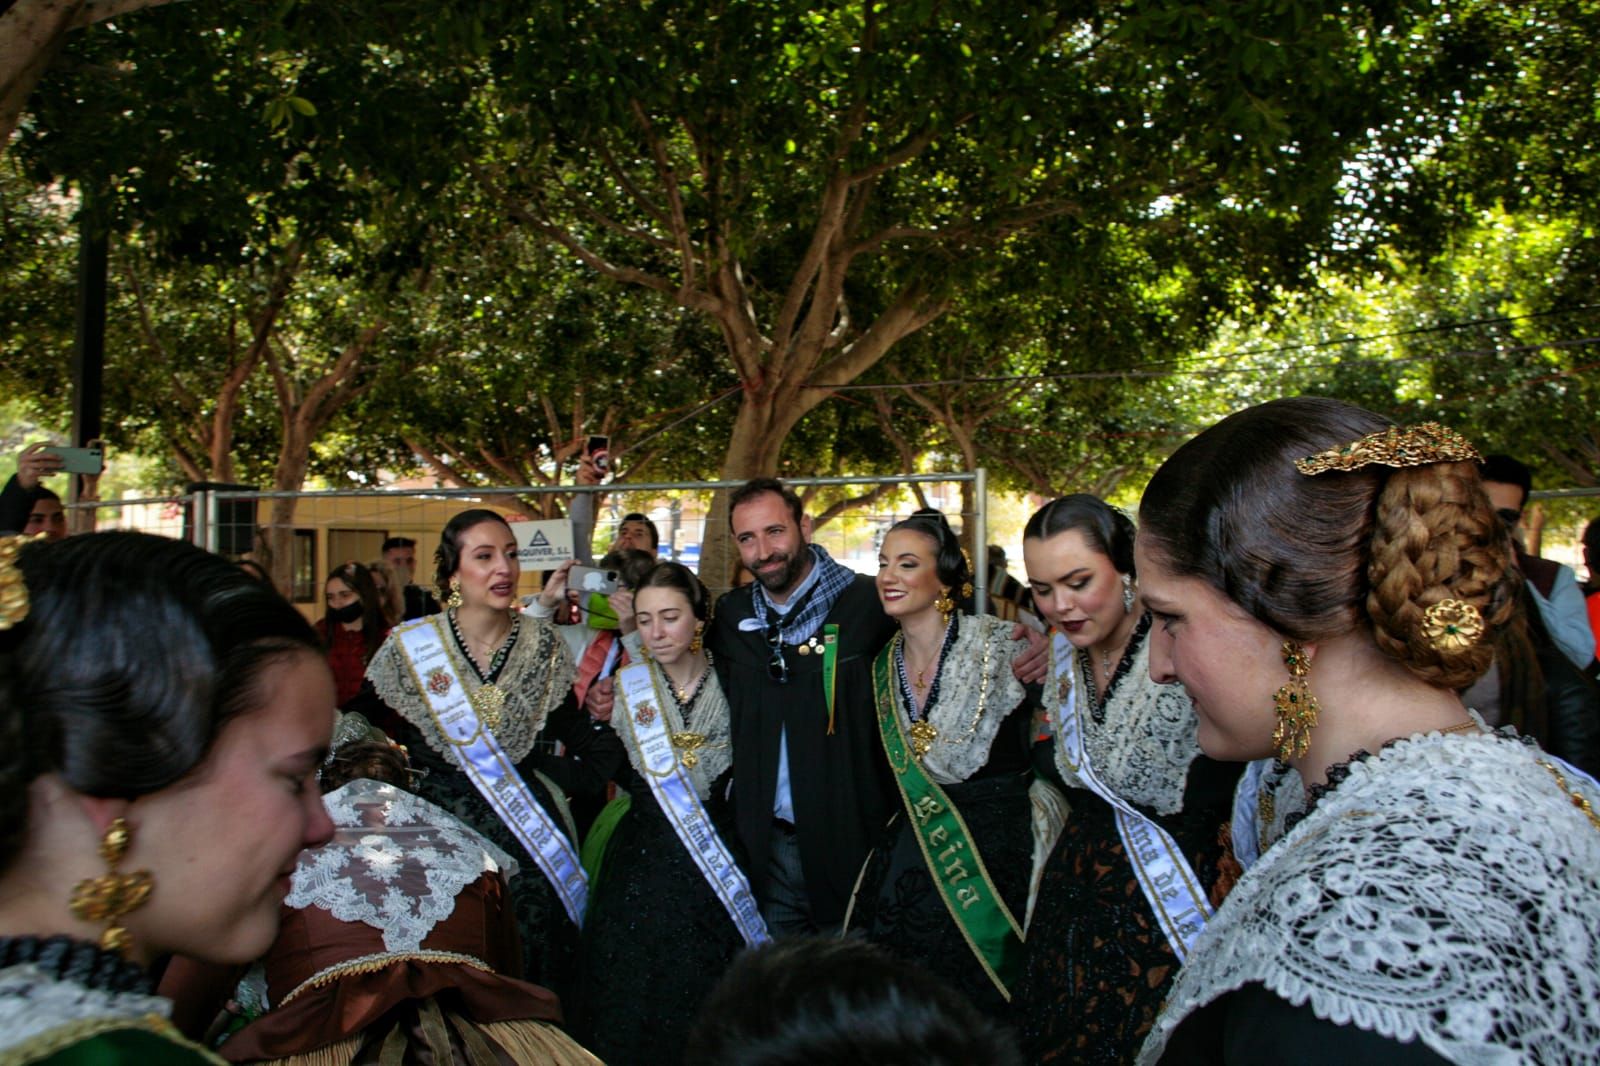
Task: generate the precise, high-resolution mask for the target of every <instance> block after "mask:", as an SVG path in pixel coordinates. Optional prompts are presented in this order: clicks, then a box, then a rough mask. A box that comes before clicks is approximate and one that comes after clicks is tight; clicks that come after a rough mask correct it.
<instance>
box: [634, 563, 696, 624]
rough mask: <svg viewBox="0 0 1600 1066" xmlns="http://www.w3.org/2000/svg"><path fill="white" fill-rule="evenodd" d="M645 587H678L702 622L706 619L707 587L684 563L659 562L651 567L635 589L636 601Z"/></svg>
mask: <svg viewBox="0 0 1600 1066" xmlns="http://www.w3.org/2000/svg"><path fill="white" fill-rule="evenodd" d="M645 589H677V590H678V591H679V592H681V593H683V597H684V599H686V600H688V601H689V607H690V608H691V609H692V610H693V611H694V616H695V617H696V618H698V619H699V620H700V621H702V622H704V621H705V620H706V617H707V614H708V612H709V610H710V598H709V597H708V596H707V595H706V587H705V585H703V584H701V583H700V579H699V578H698V577H695V576H694V571H693V570H690V569H689V568H688V567H687V566H684V565H683V564H682V563H657V564H656V565H655V566H653V567H651V568H650V570H649V572H648V573H646V574H645V575H644V577H643V578H641V579H640V580H639V585H638V587H637V588H636V589H634V598H635V602H637V600H638V595H639V593H640V592H643V591H644V590H645Z"/></svg>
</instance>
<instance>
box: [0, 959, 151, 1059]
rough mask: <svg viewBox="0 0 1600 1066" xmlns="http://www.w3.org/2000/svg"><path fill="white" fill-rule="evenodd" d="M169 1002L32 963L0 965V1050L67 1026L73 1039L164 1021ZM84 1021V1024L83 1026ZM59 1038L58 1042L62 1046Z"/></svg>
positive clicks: (149, 1026) (69, 1041)
mask: <svg viewBox="0 0 1600 1066" xmlns="http://www.w3.org/2000/svg"><path fill="white" fill-rule="evenodd" d="M171 1013H172V1004H171V1003H169V1002H167V1001H166V1000H165V999H162V998H161V997H160V996H152V995H150V994H148V993H145V992H115V991H111V990H109V989H105V988H95V987H92V986H90V985H87V984H83V983H81V982H79V981H74V980H69V979H67V978H63V977H58V976H57V975H56V974H54V973H51V972H50V971H49V970H47V969H45V968H44V967H43V966H40V965H39V964H37V963H32V962H25V963H21V964H18V965H15V966H7V967H6V968H5V969H3V970H0V1051H3V1050H9V1049H11V1048H14V1047H17V1046H18V1045H21V1044H23V1043H24V1042H26V1041H30V1040H33V1039H35V1038H38V1037H43V1036H45V1035H46V1034H50V1039H51V1041H52V1042H53V1041H54V1040H55V1037H56V1035H57V1034H54V1033H52V1030H57V1029H62V1028H63V1027H68V1026H70V1027H72V1034H71V1035H72V1036H73V1039H72V1040H68V1041H67V1044H70V1043H73V1042H75V1041H76V1040H78V1039H87V1038H88V1036H92V1035H94V1033H93V1032H89V1031H88V1029H89V1028H92V1029H93V1030H94V1031H96V1032H98V1031H104V1030H107V1029H116V1028H124V1027H126V1026H129V1025H136V1026H139V1027H140V1028H146V1029H149V1028H153V1026H152V1025H151V1020H152V1018H153V1019H156V1020H159V1021H162V1022H164V1021H165V1019H166V1018H167V1017H168V1016H169V1015H170V1014H171ZM86 1027H87V1028H86ZM67 1044H63V1045H62V1046H67Z"/></svg>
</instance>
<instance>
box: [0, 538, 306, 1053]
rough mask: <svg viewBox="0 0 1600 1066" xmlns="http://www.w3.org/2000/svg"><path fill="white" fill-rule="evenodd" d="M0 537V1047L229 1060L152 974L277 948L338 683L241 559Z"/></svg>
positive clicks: (182, 547) (118, 542)
mask: <svg viewBox="0 0 1600 1066" xmlns="http://www.w3.org/2000/svg"><path fill="white" fill-rule="evenodd" d="M18 548H19V540H18V539H17V538H6V539H4V540H0V1060H3V1061H5V1062H7V1063H32V1062H95V1063H107V1064H119V1063H130V1064H131V1063H138V1064H141V1066H143V1064H152V1063H154V1064H160V1063H188V1062H214V1061H216V1060H215V1059H214V1058H213V1057H212V1056H210V1055H209V1054H207V1053H206V1052H204V1051H202V1050H201V1049H200V1048H198V1047H196V1046H194V1045H192V1044H188V1043H186V1042H184V1041H183V1040H182V1039H181V1038H180V1037H179V1036H178V1035H177V1033H176V1030H175V1029H174V1028H173V1027H172V1026H171V1024H170V1022H168V1021H167V1018H168V1017H169V1014H170V1009H171V1005H170V1003H169V1002H168V1001H166V1000H165V999H161V998H159V997H157V996H155V995H153V994H152V992H151V982H150V975H149V973H148V972H147V969H146V968H147V967H148V966H149V965H150V964H151V963H152V962H153V961H155V960H156V959H157V958H160V957H162V956H164V955H166V954H168V953H172V952H182V953H185V954H188V955H192V956H194V957H197V958H201V959H207V960H210V961H213V962H217V963H244V962H248V961H249V960H251V959H253V958H255V957H256V956H258V955H260V954H261V953H262V952H263V951H265V950H266V949H267V947H268V945H270V944H271V943H272V940H273V937H274V936H275V935H276V934H277V931H278V907H279V904H280V903H281V902H282V901H283V898H284V894H285V893H286V892H288V890H289V874H290V873H291V872H292V871H293V870H294V865H295V856H296V855H297V854H299V852H300V850H301V849H302V848H306V847H315V846H317V845H318V844H321V843H322V842H323V841H325V840H327V839H328V837H329V834H330V833H331V832H332V825H331V824H330V823H329V821H328V816H327V812H326V811H324V810H323V807H322V796H321V793H320V792H318V790H317V787H316V772H317V768H318V767H319V766H320V765H321V764H322V759H323V756H324V755H325V754H326V752H327V748H328V739H329V736H330V734H331V732H332V729H333V679H332V677H331V676H330V675H329V673H328V667H327V665H326V664H325V663H324V661H323V658H322V655H321V649H320V648H319V647H318V644H317V638H316V634H315V633H313V632H312V630H311V627H310V626H309V625H308V624H307V623H306V621H305V619H303V618H302V617H301V616H300V614H299V613H298V612H297V611H295V609H294V608H293V607H291V606H290V605H289V604H288V603H287V602H286V601H285V600H283V599H282V598H281V597H280V596H278V595H277V594H276V593H275V592H273V591H271V590H270V589H268V588H267V587H265V586H263V585H261V584H260V583H259V582H257V581H255V580H254V579H253V578H251V577H250V576H249V575H248V574H246V573H245V572H244V571H242V570H240V569H239V568H238V567H236V566H234V565H233V564H232V563H230V562H228V561H227V560H225V559H222V558H219V557H217V556H214V555H209V554H207V553H206V552H204V551H201V550H200V549H198V548H195V547H193V546H192V545H189V544H186V543H183V542H181V541H175V540H170V539H167V538H164V537H153V536H148V535H146V534H140V533H94V534H88V535H84V536H78V537H72V538H70V539H68V540H64V541H60V542H58V543H53V544H28V545H27V546H25V547H21V549H20V552H19V550H18Z"/></svg>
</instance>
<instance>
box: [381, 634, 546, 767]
mask: <svg viewBox="0 0 1600 1066" xmlns="http://www.w3.org/2000/svg"><path fill="white" fill-rule="evenodd" d="M440 622H441V625H442V626H443V629H444V634H443V640H444V648H445V651H446V652H447V653H448V654H449V656H450V662H451V663H452V664H453V665H454V666H455V670H456V674H457V675H458V676H459V677H460V678H461V683H462V684H463V685H465V686H467V691H469V692H475V691H477V690H478V688H479V687H480V682H479V681H478V674H477V671H476V670H475V669H474V668H473V666H472V664H471V663H470V662H468V661H467V658H466V656H464V655H463V654H462V653H461V648H460V647H459V646H458V645H457V644H456V640H455V637H454V636H453V635H452V634H451V632H450V626H449V624H448V622H445V621H444V620H443V619H442V618H441V620H440ZM573 673H574V668H573V665H572V653H571V652H570V651H568V650H567V645H566V642H565V641H563V640H562V639H561V636H560V634H558V633H557V632H556V627H555V626H554V625H553V624H552V623H550V622H548V621H545V620H544V619H540V618H532V617H529V616H528V615H523V617H522V623H521V631H520V632H519V633H518V634H517V642H516V644H514V645H512V648H511V651H510V652H509V653H508V655H507V657H506V663H505V666H504V667H503V668H502V669H501V671H500V676H499V677H498V678H496V679H495V684H496V685H498V686H499V687H500V688H501V689H502V690H504V692H505V694H506V702H505V708H504V710H503V712H502V715H503V717H502V720H501V724H500V728H499V729H498V730H497V731H496V732H495V734H494V735H495V739H496V740H498V741H499V742H500V746H501V747H502V748H504V749H505V752H506V754H507V755H509V756H510V757H511V761H512V762H521V761H522V760H523V759H524V758H526V757H527V754H528V752H530V751H532V750H533V742H534V739H535V738H536V737H538V735H539V730H541V729H543V728H544V723H545V719H546V718H548V717H549V716H550V712H551V711H553V710H555V709H556V708H557V707H559V706H561V701H562V700H564V699H566V696H567V693H568V692H569V691H571V689H572V678H573ZM367 680H369V681H371V682H372V687H373V689H374V690H375V691H376V692H377V693H378V698H379V699H381V700H383V702H384V703H386V704H388V705H389V706H390V707H392V708H393V709H394V711H395V713H396V714H399V715H400V716H401V717H402V718H404V719H405V720H406V721H408V722H410V723H411V724H412V725H414V726H416V727H417V729H418V730H419V731H420V732H421V733H422V738H423V739H424V740H426V741H427V743H428V747H430V748H432V749H433V750H434V751H436V752H438V753H439V754H440V755H443V756H444V757H445V758H447V759H449V760H450V761H451V762H455V760H456V754H457V753H456V749H455V746H454V745H452V744H451V743H450V742H449V741H448V740H447V739H446V738H445V736H444V734H443V733H442V732H440V730H439V725H438V723H437V722H436V721H435V720H434V716H433V712H432V710H431V709H430V708H429V706H428V701H427V700H426V699H425V698H424V697H423V694H422V692H421V690H420V689H419V688H418V687H417V679H416V677H415V675H414V674H413V673H412V670H411V663H410V661H409V660H408V659H407V658H406V654H405V649H404V648H403V647H402V646H401V644H400V640H399V637H398V636H397V635H396V634H393V633H391V634H390V635H389V639H388V640H386V641H384V643H383V647H381V648H379V649H378V651H377V654H375V655H374V656H373V657H372V662H370V663H369V664H367Z"/></svg>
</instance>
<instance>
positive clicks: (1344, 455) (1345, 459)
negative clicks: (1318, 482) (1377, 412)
mask: <svg viewBox="0 0 1600 1066" xmlns="http://www.w3.org/2000/svg"><path fill="white" fill-rule="evenodd" d="M1482 458H1483V456H1481V455H1479V454H1478V449H1477V448H1474V447H1473V446H1472V442H1470V441H1469V440H1467V438H1465V437H1463V436H1462V435H1461V434H1459V433H1457V432H1456V431H1455V430H1453V429H1450V428H1449V427H1448V426H1441V425H1440V424H1439V423H1437V422H1424V423H1422V424H1421V425H1418V426H1404V427H1402V426H1390V427H1389V428H1388V429H1384V430H1379V431H1378V432H1377V433H1368V434H1367V435H1366V436H1365V437H1362V438H1361V439H1360V440H1358V441H1354V442H1352V443H1350V444H1345V445H1342V446H1340V447H1338V448H1329V449H1328V450H1327V451H1325V452H1318V453H1317V454H1316V455H1308V456H1306V457H1305V458H1304V459H1296V460H1295V461H1294V466H1295V469H1296V470H1298V471H1300V472H1301V473H1302V474H1322V473H1326V472H1327V471H1329V470H1360V469H1361V468H1362V467H1364V466H1373V465H1377V466H1392V467H1397V468H1398V467H1402V466H1427V465H1428V464H1429V463H1459V462H1462V461H1464V460H1467V459H1473V460H1479V459H1482Z"/></svg>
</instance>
